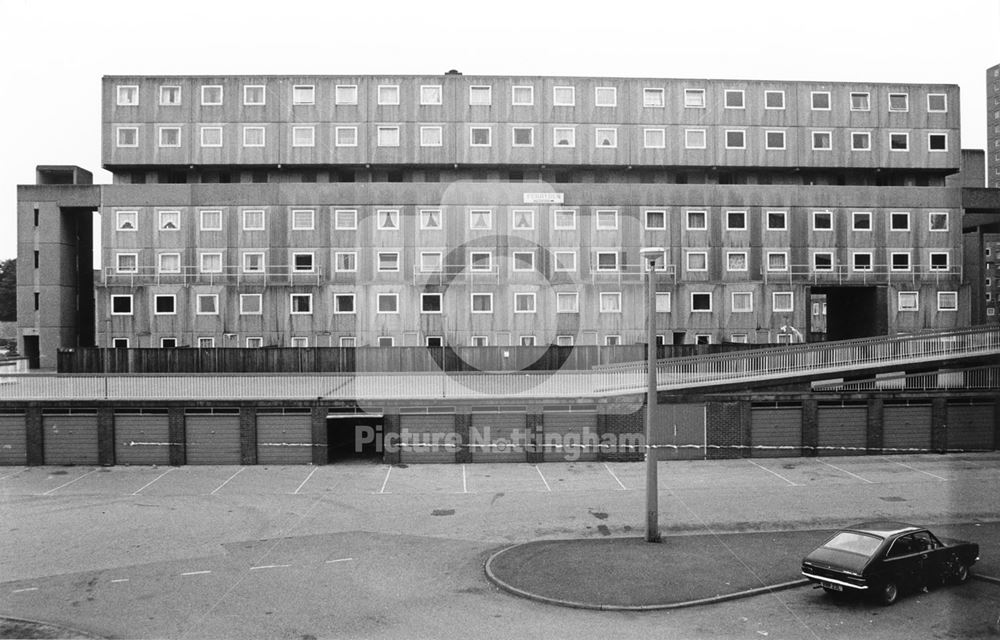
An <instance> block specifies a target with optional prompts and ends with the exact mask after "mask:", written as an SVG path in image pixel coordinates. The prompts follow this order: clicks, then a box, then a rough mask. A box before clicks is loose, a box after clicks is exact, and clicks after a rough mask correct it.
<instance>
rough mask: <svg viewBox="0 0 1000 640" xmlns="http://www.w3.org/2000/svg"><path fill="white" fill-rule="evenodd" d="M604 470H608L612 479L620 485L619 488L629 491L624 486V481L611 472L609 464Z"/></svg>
mask: <svg viewBox="0 0 1000 640" xmlns="http://www.w3.org/2000/svg"><path fill="white" fill-rule="evenodd" d="M604 468H605V469H607V470H608V473H610V474H611V477H612V478H614V479H615V482H617V483H618V486H619V487H621V488H622V490H623V491H628V487H626V486H625V485H624V484H622V481H621V480H619V479H618V476H616V475H615V472H614V471H612V470H611V467H609V466H608V463H607V462H605V463H604Z"/></svg>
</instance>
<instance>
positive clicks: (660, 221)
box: [646, 209, 667, 229]
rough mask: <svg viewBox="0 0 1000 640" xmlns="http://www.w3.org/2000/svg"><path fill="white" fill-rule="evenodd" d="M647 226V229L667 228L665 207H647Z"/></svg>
mask: <svg viewBox="0 0 1000 640" xmlns="http://www.w3.org/2000/svg"><path fill="white" fill-rule="evenodd" d="M646 228H647V229H666V228H667V212H666V211H664V210H663V209H647V210H646Z"/></svg>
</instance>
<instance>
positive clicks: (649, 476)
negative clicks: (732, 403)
mask: <svg viewBox="0 0 1000 640" xmlns="http://www.w3.org/2000/svg"><path fill="white" fill-rule="evenodd" d="M639 254H640V255H641V256H642V257H643V259H644V264H645V266H646V542H659V541H660V522H659V520H660V518H659V495H658V491H657V479H656V450H655V449H653V407H655V406H656V282H655V280H654V278H653V272H654V270H655V269H656V261H657V260H659V259H660V258H661V257H663V256H664V251H663V249H662V248H660V247H646V248H644V249H640V250H639Z"/></svg>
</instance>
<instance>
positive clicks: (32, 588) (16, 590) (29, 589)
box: [11, 587, 38, 593]
mask: <svg viewBox="0 0 1000 640" xmlns="http://www.w3.org/2000/svg"><path fill="white" fill-rule="evenodd" d="M27 591H38V587H28V588H26V589H14V590H13V591H11V593H25V592H27Z"/></svg>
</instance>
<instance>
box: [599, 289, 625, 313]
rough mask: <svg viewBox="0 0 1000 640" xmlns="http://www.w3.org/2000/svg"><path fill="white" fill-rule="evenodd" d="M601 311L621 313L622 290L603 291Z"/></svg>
mask: <svg viewBox="0 0 1000 640" xmlns="http://www.w3.org/2000/svg"><path fill="white" fill-rule="evenodd" d="M600 310H601V313H621V311H622V294H621V293H620V292H617V291H616V292H608V291H602V292H601V295H600Z"/></svg>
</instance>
